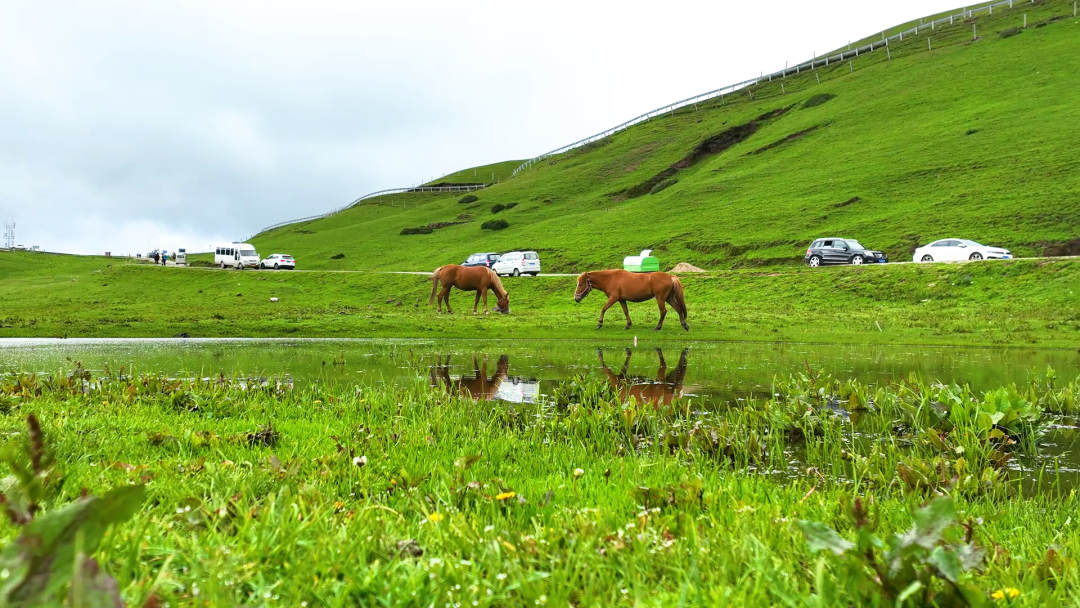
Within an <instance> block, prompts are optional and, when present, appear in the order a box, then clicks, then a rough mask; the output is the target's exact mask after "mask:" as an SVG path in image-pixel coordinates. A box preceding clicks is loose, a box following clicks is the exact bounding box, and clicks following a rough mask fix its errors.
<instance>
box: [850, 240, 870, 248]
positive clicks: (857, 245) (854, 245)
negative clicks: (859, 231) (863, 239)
mask: <svg viewBox="0 0 1080 608" xmlns="http://www.w3.org/2000/svg"><path fill="white" fill-rule="evenodd" d="M847 244H848V247H851V248H852V249H866V247H863V246H862V243H860V242H859V241H848V242H847Z"/></svg>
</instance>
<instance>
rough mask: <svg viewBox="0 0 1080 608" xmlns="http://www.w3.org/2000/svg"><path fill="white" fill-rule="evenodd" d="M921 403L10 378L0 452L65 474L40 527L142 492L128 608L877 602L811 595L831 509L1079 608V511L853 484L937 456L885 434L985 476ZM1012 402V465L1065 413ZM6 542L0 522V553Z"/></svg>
mask: <svg viewBox="0 0 1080 608" xmlns="http://www.w3.org/2000/svg"><path fill="white" fill-rule="evenodd" d="M90 382H94V385H91V384H90ZM818 389H823V390H822V391H821V394H823V395H826V397H822V396H821V395H819V392H818ZM941 390H943V389H939V388H933V387H929V386H926V385H921V384H918V383H916V384H912V385H907V386H905V385H901V386H897V387H883V388H881V389H874V390H871V389H869V388H868V387H865V386H860V385H858V384H857V383H851V382H833V381H831V380H827V379H802V380H796V381H794V382H793V383H790V384H786V385H784V386H783V387H782V388H781V393H782V394H783V395H784V396H783V397H781V398H778V399H770V400H768V401H767V402H754V403H750V404H747V405H746V406H745V407H741V408H733V409H731V410H727V411H724V410H720V411H717V412H715V413H713V414H709V415H705V416H704V417H702V415H701V413H700V412H697V411H696V410H697V409H699V408H700V407H701V406H700V404H690V403H676V404H673V405H672V406H671V407H661V408H654V407H653V406H650V405H639V404H634V403H623V402H621V401H620V400H619V399H618V397H617V396H616V395H615V393H613V392H612V391H611V390H610V389H606V388H604V387H602V386H601V385H598V384H596V383H595V382H593V381H590V380H588V379H583V380H581V381H579V382H574V383H569V384H567V385H565V386H564V388H563V389H560V391H559V394H558V395H556V396H555V402H554V403H551V404H548V405H527V406H514V405H508V404H501V403H499V404H496V403H485V402H481V403H474V402H471V401H467V400H463V399H460V398H457V397H454V396H451V395H447V394H445V393H443V392H441V391H436V390H433V389H431V388H429V387H427V386H424V385H421V384H417V385H415V386H413V387H411V388H404V389H401V388H397V389H395V388H388V387H386V386H385V385H383V386H366V385H364V386H333V385H326V384H316V385H311V386H303V387H296V388H295V389H294V388H290V387H287V386H281V385H277V384H274V383H270V384H269V385H265V386H259V385H255V386H250V387H248V388H247V389H246V390H245V389H242V388H240V387H239V386H238V385H237V384H236V383H234V382H229V381H225V380H224V379H222V380H221V381H219V382H210V383H195V384H188V383H185V382H181V381H175V380H169V379H165V378H160V377H154V376H144V377H136V378H132V377H131V376H125V375H123V374H122V373H120V374H119V375H118V372H115V371H114V372H111V373H110V374H109V376H108V377H106V378H101V379H98V378H89V377H87V376H86V375H85V374H82V373H81V372H80V371H79V370H76V372H75V373H73V374H71V376H69V377H60V378H54V379H51V380H44V379H37V380H35V379H33V378H29V377H22V378H20V379H14V378H8V379H5V380H4V381H3V382H2V383H0V397H2V399H3V401H2V402H0V403H2V405H3V408H2V410H0V412H2V413H0V429H2V431H3V432H4V433H5V434H7V435H9V436H13V437H16V438H17V437H18V434H19V433H20V432H21V430H22V429H24V428H25V427H24V422H23V421H24V419H25V417H26V416H27V415H28V414H34V415H35V416H37V417H38V418H39V419H40V420H42V421H43V422H44V427H45V434H46V436H47V437H48V438H49V440H50V443H51V444H52V445H53V449H54V452H55V456H56V460H57V467H58V469H59V470H60V471H61V472H62V474H63V479H62V481H60V482H59V483H58V484H57V485H56V486H55V487H54V488H53V494H54V498H53V499H52V500H50V501H49V502H48V504H46V505H45V506H46V509H47V510H48V509H51V508H55V507H56V506H57V505H59V504H61V503H63V502H66V501H69V500H73V499H75V498H76V497H77V496H78V495H79V494H80V492H81V489H82V488H87V489H89V490H91V491H92V492H98V491H102V490H105V489H108V488H113V487H117V486H121V485H125V484H145V485H146V487H147V492H148V498H147V500H146V501H145V503H144V505H143V507H142V508H141V510H140V511H139V512H138V513H137V515H135V517H134V519H132V520H131V521H128V522H126V523H124V524H122V525H118V526H116V527H115V528H114V529H113V530H112V532H111V533H110V534H109V535H108V536H106V538H105V539H104V542H103V544H102V549H101V551H100V554H99V556H98V558H99V561H100V562H101V563H102V566H103V567H104V568H105V570H106V571H108V572H111V573H112V574H113V575H114V576H116V578H117V580H118V582H119V589H120V590H121V593H122V594H123V595H124V597H125V598H126V599H127V600H128V601H129V602H130V603H131V605H142V604H143V602H145V601H147V600H148V599H149V598H151V597H154V598H156V601H158V602H159V603H160V602H163V603H165V604H167V605H178V606H204V605H205V606H219V605H256V606H261V605H266V606H275V605H281V606H296V605H303V604H302V602H306V603H307V605H326V606H348V605H437V606H442V605H463V606H470V605H478V606H501V605H545V604H550V605H557V606H566V605H575V606H591V605H673V604H688V605H702V606H704V605H717V604H732V605H773V604H786V605H791V606H804V605H806V606H812V605H820V603H821V602H822V601H824V599H823V597H820V596H818V593H820V592H823V589H825V587H828V588H829V589H830V591H829V593H830V594H833V595H831V596H830V598H831V600H832V601H836V602H838V603H840V604H848V603H852V604H856V605H866V604H868V603H875V601H880V598H876V599H875V597H874V596H860V595H851V593H852V591H851V590H850V589H846V588H845V587H844V585H843V581H835V582H832V583H830V582H829V581H831V580H832V578H833V576H834V575H833V572H834V569H833V566H832V565H831V562H830V561H829V560H828V559H819V557H818V556H816V555H813V554H811V553H810V552H809V551H808V550H807V548H806V543H805V540H804V538H803V535H802V533H801V532H800V531H799V528H798V527H797V526H796V520H799V519H806V520H816V521H822V522H826V523H828V524H829V525H836V526H838V528H839V529H840V530H841V532H842V533H843V534H848V533H850V529H849V527H847V526H846V525H845V524H844V517H843V516H842V512H843V510H844V509H843V508H842V506H841V505H842V503H845V502H850V500H851V499H852V498H853V497H857V496H859V497H862V498H863V500H864V501H865V502H866V503H867V504H869V505H871V509H872V513H873V514H874V515H875V517H877V518H879V520H880V524H879V528H880V529H881V530H882V532H883V533H885V532H894V531H895V532H897V533H900V532H903V531H904V530H906V529H908V528H909V527H910V525H911V515H910V513H911V512H912V511H913V510H914V509H915V508H916V507H918V506H919V505H920V504H922V503H924V502H925V501H926V500H928V499H929V497H931V496H933V495H934V494H935V493H936V492H943V493H946V494H951V495H952V496H953V497H954V499H955V501H956V504H957V506H958V508H959V510H960V512H961V514H962V516H963V517H964V518H972V519H974V518H982V519H983V521H984V523H983V524H982V525H978V526H977V527H976V528H975V534H974V539H975V541H976V542H977V543H978V544H979V545H981V546H982V547H984V548H986V549H987V550H988V554H987V558H986V560H985V562H984V563H982V565H981V569H980V571H978V572H973V573H969V574H967V575H965V577H964V582H965V583H967V584H971V585H973V586H974V587H975V588H976V589H978V590H979V592H980V593H981V594H982V596H983V597H985V598H989V597H990V594H991V593H992V592H993V591H994V590H997V589H1001V588H1010V587H1011V588H1016V589H1018V590H1019V596H1018V597H1017V598H1016V599H1015V600H1013V602H1012V604H1011V605H1029V606H1036V605H1047V604H1048V603H1063V602H1067V601H1068V600H1069V598H1072V597H1074V596H1075V595H1076V593H1078V592H1080V578H1078V574H1077V570H1076V566H1075V559H1076V556H1077V555H1080V534H1078V530H1077V526H1078V524H1077V523H1076V522H1075V521H1074V518H1073V517H1071V516H1072V514H1074V513H1075V512H1076V511H1077V509H1078V508H1080V496H1078V495H1077V494H1076V492H1075V491H1072V490H1067V489H1060V488H1059V489H1058V490H1056V491H1053V492H1051V493H1050V494H1045V495H1043V494H1040V495H1036V496H1034V497H1029V498H1024V497H1022V496H1021V495H1020V494H1018V493H1017V492H1016V487H1015V486H1014V485H1013V484H1011V483H1010V482H1008V481H1007V480H1005V478H1004V477H1001V478H992V479H990V485H989V486H984V485H980V484H976V485H975V486H974V487H968V488H964V487H961V486H960V485H955V486H954V485H953V483H955V482H953V481H950V480H949V479H948V478H945V479H943V480H941V482H940V483H941V485H935V486H932V487H930V488H920V487H914V488H909V487H908V486H906V485H905V484H904V483H902V482H901V480H900V479H899V478H898V477H896V476H894V475H892V474H891V473H888V474H883V475H878V476H874V475H866V474H863V473H858V472H857V471H859V470H860V469H859V467H860V466H863V464H865V463H867V462H869V463H871V464H872V467H871V468H873V467H876V470H878V472H879V473H885V472H888V471H889V470H890V468H891V467H893V466H894V464H893V462H892V460H890V458H891V456H885V457H883V456H880V454H882V453H885V454H893V455H894V456H895V455H905V456H906V457H913V458H926V459H929V458H931V457H933V456H934V455H935V454H941V453H939V452H937V451H936V450H937V448H935V447H933V445H932V444H931V443H924V442H920V441H916V442H914V443H913V442H912V439H911V437H904V436H903V435H904V434H906V433H911V434H912V435H918V434H920V433H922V432H923V431H925V430H927V429H930V428H935V429H937V430H938V432H940V433H942V435H941V437H943V438H945V440H946V441H949V442H957V443H956V445H965V446H967V456H968V461H969V462H970V463H971V465H970V466H971V467H972V470H974V471H977V470H979V469H980V468H981V467H983V466H987V462H988V461H985V460H980V459H981V458H982V457H983V456H986V455H990V454H993V453H994V452H995V451H996V450H997V449H999V448H1000V446H1002V445H1004V444H1003V443H1002V441H1003V440H1002V439H1001V437H1000V436H999V438H998V439H993V438H992V436H991V435H987V434H984V435H982V437H983V439H978V438H977V437H976V434H978V433H979V432H984V431H979V430H978V429H979V425H978V424H977V422H978V416H977V415H976V414H977V411H978V410H979V408H981V407H985V403H988V402H989V401H984V397H982V396H979V395H970V394H967V393H965V391H963V390H962V389H956V388H954V389H944V390H948V391H951V394H953V396H954V397H956V399H957V401H956V403H957V405H955V406H951V407H953V414H952V415H950V416H949V417H948V418H946V419H943V420H946V421H947V426H941V424H942V422H940V421H938V422H934V420H937V419H935V418H932V417H927V416H929V415H930V413H929V411H928V410H927V409H926V408H924V407H920V406H919V403H920V400H921V399H923V398H935V399H936V398H940V397H941V394H940V391H941ZM875 391H876V392H875ZM935 391H937V392H935ZM1013 394H1014V395H1015V394H1016V393H1015V391H1014V393H1013ZM1020 394H1021V396H1016V397H1014V401H1013V402H1014V403H1015V404H1017V406H1018V407H1022V409H1023V411H1024V412H1026V413H1027V414H1030V415H1032V416H1034V418H1031V417H1030V416H1029V418H1028V419H1026V420H1027V422H1023V420H1022V419H1018V418H1015V417H1012V418H1005V419H1002V424H1007V425H1008V426H1007V427H1003V428H1007V430H1009V433H1010V434H1009V435H1008V437H1012V436H1015V437H1016V438H1017V439H1019V440H1020V444H1019V445H1018V446H1014V447H1013V448H1011V449H1021V450H1022V449H1026V448H1024V447H1023V440H1024V437H1026V436H1029V434H1030V433H1033V432H1035V430H1034V429H1035V426H1031V425H1033V424H1036V422H1037V421H1038V420H1039V419H1041V418H1042V416H1043V415H1042V414H1040V413H1039V412H1040V411H1041V410H1043V409H1044V408H1051V409H1057V410H1060V411H1075V410H1073V409H1071V408H1075V407H1076V404H1077V402H1078V397H1080V383H1077V382H1073V383H1072V384H1069V385H1067V386H1063V387H1062V388H1053V387H1052V386H1050V385H1047V384H1043V385H1038V386H1032V387H1030V388H1028V389H1020ZM834 396H835V397H841V396H844V398H845V402H844V403H845V405H848V406H850V407H852V408H853V409H857V408H858V407H859V406H858V405H857V402H858V400H860V399H865V398H866V397H867V396H873V397H874V398H875V399H877V400H878V402H879V403H880V404H882V405H881V407H882V408H884V410H887V413H886V414H882V416H881V417H880V419H881V420H885V419H886V418H888V417H896V419H897V420H898V421H902V422H903V424H904V425H905V426H906V427H907V428H908V430H907V431H903V432H902V433H900V434H898V435H897V436H896V437H891V436H890V435H888V434H887V435H884V436H883V438H884V444H883V445H885V447H881V445H879V444H878V442H848V443H846V444H844V445H845V449H844V452H846V454H845V453H842V452H841V450H840V449H839V447H838V446H839V445H841V444H842V443H843V442H842V441H841V440H842V437H843V436H844V435H845V434H850V428H849V427H848V425H847V423H846V422H845V419H844V418H842V417H840V416H834V415H832V414H831V413H830V410H829V409H828V408H827V407H826V406H827V405H828V404H829V403H830V399H832V398H833V397H834ZM986 399H989V398H986ZM995 407H997V406H995ZM870 415H871V417H874V416H876V414H870ZM770 429H771V433H770V432H768V431H769V430H770ZM845 429H847V430H845ZM984 433H985V432H984ZM770 435H771V437H770ZM781 436H782V437H783V438H784V439H783V440H779V439H778V438H779V437H781ZM680 438H681V439H680ZM18 441H20V440H19V439H16V441H15V443H18ZM788 441H795V444H797V445H801V446H802V447H803V449H804V451H805V452H806V454H807V456H806V461H805V465H807V466H809V467H810V468H807V469H806V470H805V471H803V470H798V471H793V472H792V473H793V474H791V475H790V476H775V475H771V474H768V473H763V472H765V471H769V470H776V468H777V467H781V468H782V467H783V466H784V465H785V464H786V463H788V458H789V457H788V455H787V454H785V453H784V450H783V449H778V447H779V446H781V445H783V444H785V443H786V442H788ZM834 443H835V444H836V445H835V446H833V445H831V444H834ZM793 445H794V444H793ZM995 446H997V447H995ZM954 448H955V446H949V448H948V449H947V450H946V452H944V453H945V454H946V455H945V457H946V458H948V459H950V461H956V460H958V459H957V456H956V453H957V451H956V450H955V449H954ZM852 463H854V464H852ZM860 463H863V464H860ZM980 463H981V464H980ZM867 466H870V465H867ZM952 466H957V465H956V464H955V462H953V465H952ZM961 466H962V465H961ZM834 467H835V468H834ZM853 467H854V468H853ZM865 470H869V469H865ZM976 477H977V478H981V477H980V476H979V475H976ZM14 534H15V529H14V528H13V527H12V526H11V525H10V524H7V523H4V524H0V536H2V537H3V538H4V539H5V540H10V539H11V538H12V537H13V535H14ZM1051 548H1052V549H1054V551H1055V555H1057V556H1058V561H1053V560H1052V559H1050V560H1048V558H1047V552H1048V550H1049V549H1051ZM823 584H824V585H825V587H822V586H821V585H823Z"/></svg>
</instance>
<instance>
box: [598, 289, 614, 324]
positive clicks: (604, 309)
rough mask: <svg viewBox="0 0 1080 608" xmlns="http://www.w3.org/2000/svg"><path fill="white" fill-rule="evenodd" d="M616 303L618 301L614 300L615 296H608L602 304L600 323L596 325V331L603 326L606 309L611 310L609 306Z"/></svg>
mask: <svg viewBox="0 0 1080 608" xmlns="http://www.w3.org/2000/svg"><path fill="white" fill-rule="evenodd" d="M617 301H618V300H617V299H616V298H615V296H608V299H607V303H606V304H604V307H603V308H601V309H600V322H599V323H597V324H596V329H600V328H601V327H603V326H604V313H606V312H607V309H609V308H611V305H612V304H614V303H615V302H617Z"/></svg>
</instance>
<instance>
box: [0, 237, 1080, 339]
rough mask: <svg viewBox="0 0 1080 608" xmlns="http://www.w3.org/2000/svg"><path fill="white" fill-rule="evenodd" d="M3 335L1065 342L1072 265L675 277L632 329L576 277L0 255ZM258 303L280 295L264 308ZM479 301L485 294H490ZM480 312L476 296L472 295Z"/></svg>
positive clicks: (638, 310)
mask: <svg viewBox="0 0 1080 608" xmlns="http://www.w3.org/2000/svg"><path fill="white" fill-rule="evenodd" d="M0 268H2V269H3V271H4V273H5V275H6V278H5V280H4V281H3V282H2V283H0V299H2V300H3V302H4V306H3V309H2V311H0V337H87V336H90V337H93V336H98V337H110V336H111V337H172V336H190V337H223V336H248V337H255V336H283V337H318V336H322V337H333V336H336V337H397V338H407V337H424V338H440V337H441V338H478V337H479V338H483V337H486V338H490V339H498V338H512V339H518V338H587V339H593V338H596V339H601V340H623V339H626V340H629V339H631V338H632V337H633V336H635V335H640V336H642V337H643V338H646V339H649V340H660V341H664V340H677V341H686V340H756V341H799V342H808V341H809V342H846V343H876V344H939V345H950V344H951V345H967V346H995V345H997V346H1008V345H1017V346H1043V347H1060V348H1075V346H1076V344H1077V343H1078V337H1080V308H1078V307H1077V306H1076V299H1077V294H1078V292H1080V261H1077V260H1075V259H1059V260H1012V261H1004V262H998V261H988V262H975V263H962V264H930V265H923V264H905V265H890V264H886V265H866V266H860V267H852V266H843V267H836V268H818V269H809V268H776V269H769V270H762V269H752V270H724V271H717V272H712V273H707V274H704V275H694V274H688V275H683V276H682V279H681V280H682V281H683V284H684V287H685V293H686V301H687V306H688V308H689V323H690V331H689V332H684V331H683V330H682V329H681V328H680V327H679V324H678V316H677V315H675V314H674V313H671V312H670V311H669V315H668V318H667V319H666V321H665V325H664V328H663V330H662V331H659V332H657V331H655V330H654V329H653V327H654V326H655V324H656V322H657V320H658V318H659V312H658V310H657V307H656V305H655V303H654V302H643V303H640V304H631V305H630V315H631V319H632V321H633V322H634V326H633V328H632V329H630V330H626V329H625V328H624V327H625V320H624V318H623V315H622V311H621V310H620V309H619V307H618V306H615V307H613V308H612V309H610V310H609V311H608V313H607V315H606V318H605V324H604V327H603V328H602V329H600V330H597V329H596V323H597V319H598V317H599V313H600V308H601V307H602V306H603V304H604V301H605V300H604V297H603V294H599V293H597V294H593V295H591V296H589V297H587V298H586V299H584V300H583V301H582V302H581V303H578V304H575V303H574V301H573V294H574V289H575V285H576V277H574V276H551V277H543V276H541V277H506V278H504V279H503V285H504V286H505V288H506V289H507V290H508V292H509V293H510V311H511V312H510V314H509V315H499V314H494V313H492V314H489V315H484V314H477V315H473V314H472V307H473V302H474V299H475V298H474V296H473V294H472V293H466V292H461V291H457V290H455V291H454V292H453V293H452V294H451V304H452V305H453V307H454V314H442V315H439V314H437V313H436V312H435V307H434V306H432V305H429V304H428V300H429V298H430V295H431V281H430V279H429V278H428V276H427V275H426V274H396V273H378V272H333V271H314V272H290V271H268V270H267V271H254V270H245V271H235V270H219V269H215V268H198V267H196V268H173V267H168V268H162V267H158V266H153V265H149V264H132V263H130V262H128V261H126V260H108V259H106V258H81V257H74V256H49V255H40V254H30V253H15V254H4V253H0ZM271 298H277V299H278V301H276V302H273V301H271ZM488 305H489V307H491V308H494V306H495V298H494V296H492V297H491V298H489V300H488ZM481 306H482V302H481Z"/></svg>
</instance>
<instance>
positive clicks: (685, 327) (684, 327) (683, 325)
mask: <svg viewBox="0 0 1080 608" xmlns="http://www.w3.org/2000/svg"><path fill="white" fill-rule="evenodd" d="M682 328H683V329H685V330H686V331H690V326H689V325H687V324H686V323H683V324H682Z"/></svg>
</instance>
